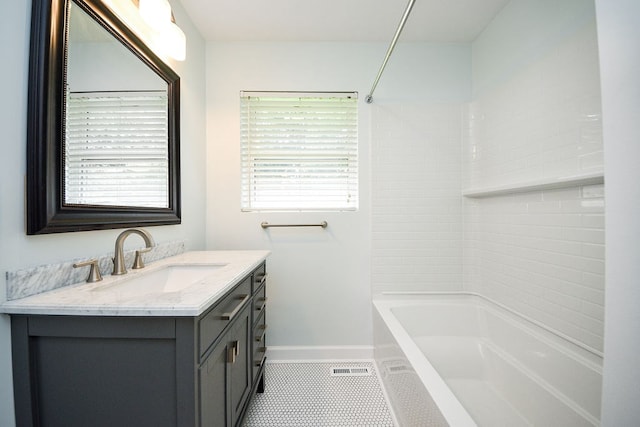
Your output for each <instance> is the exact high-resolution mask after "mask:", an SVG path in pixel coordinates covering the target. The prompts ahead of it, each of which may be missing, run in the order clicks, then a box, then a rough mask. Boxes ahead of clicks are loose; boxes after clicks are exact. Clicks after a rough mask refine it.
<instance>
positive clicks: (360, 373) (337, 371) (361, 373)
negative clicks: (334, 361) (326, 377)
mask: <svg viewBox="0 0 640 427" xmlns="http://www.w3.org/2000/svg"><path fill="white" fill-rule="evenodd" d="M368 375H371V369H369V368H366V367H357V368H349V367H345V366H332V367H331V376H332V377H365V376H368Z"/></svg>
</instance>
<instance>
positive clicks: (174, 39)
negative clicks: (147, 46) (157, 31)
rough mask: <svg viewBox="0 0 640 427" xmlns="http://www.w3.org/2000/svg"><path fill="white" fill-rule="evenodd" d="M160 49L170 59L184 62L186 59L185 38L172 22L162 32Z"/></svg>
mask: <svg viewBox="0 0 640 427" xmlns="http://www.w3.org/2000/svg"><path fill="white" fill-rule="evenodd" d="M160 38H161V39H162V49H163V50H164V51H165V52H166V54H167V55H169V56H170V57H171V58H173V59H175V60H177V61H184V60H185V58H186V57H187V37H186V36H185V35H184V32H183V31H182V30H181V29H180V27H178V26H177V25H176V24H174V23H173V22H172V23H171V25H169V26H167V27H166V28H164V29H163V30H162V34H161V35H160Z"/></svg>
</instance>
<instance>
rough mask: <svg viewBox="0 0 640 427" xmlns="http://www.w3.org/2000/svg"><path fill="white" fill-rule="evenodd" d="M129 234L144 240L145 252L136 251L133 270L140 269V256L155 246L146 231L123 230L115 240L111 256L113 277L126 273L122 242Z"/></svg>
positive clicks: (140, 229) (138, 229) (139, 229)
mask: <svg viewBox="0 0 640 427" xmlns="http://www.w3.org/2000/svg"><path fill="white" fill-rule="evenodd" d="M130 234H137V235H138V236H140V237H142V238H143V239H144V244H145V247H146V250H138V251H136V260H135V261H134V265H133V268H142V267H144V264H143V263H142V258H141V257H140V254H141V253H142V252H147V251H149V250H150V249H151V248H152V247H154V246H155V242H154V241H153V237H151V234H149V232H148V231H147V230H144V229H142V228H130V229H128V230H124V231H123V232H122V233H120V235H119V236H118V238H117V239H116V249H115V252H114V254H113V273H111V274H113V275H120V274H126V273H127V267H126V266H125V265H124V249H123V246H124V241H125V239H126V238H127V237H129V235H130Z"/></svg>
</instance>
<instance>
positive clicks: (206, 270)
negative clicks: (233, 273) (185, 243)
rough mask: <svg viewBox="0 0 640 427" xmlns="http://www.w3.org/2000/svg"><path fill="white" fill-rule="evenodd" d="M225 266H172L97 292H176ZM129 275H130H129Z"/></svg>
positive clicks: (136, 293) (134, 293)
mask: <svg viewBox="0 0 640 427" xmlns="http://www.w3.org/2000/svg"><path fill="white" fill-rule="evenodd" d="M225 265H226V264H173V265H167V266H165V267H162V268H160V269H159V270H155V271H151V272H149V273H145V272H143V271H140V272H137V274H136V275H135V276H132V277H126V278H124V280H120V281H118V282H116V283H110V284H104V285H103V286H98V287H97V288H95V289H94V291H97V292H118V293H121V292H126V293H127V294H131V295H140V294H151V293H168V292H178V291H181V290H182V289H185V288H187V287H189V286H191V285H193V284H195V283H197V282H199V281H201V280H203V279H205V278H207V277H208V276H211V275H212V274H214V273H215V272H216V270H219V269H220V268H222V267H224V266H225ZM129 274H130V273H129Z"/></svg>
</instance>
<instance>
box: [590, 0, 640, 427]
mask: <svg viewBox="0 0 640 427" xmlns="http://www.w3.org/2000/svg"><path fill="white" fill-rule="evenodd" d="M596 10H597V14H598V38H599V45H600V68H601V74H602V113H603V123H604V141H605V145H604V148H605V170H606V176H607V180H606V184H605V185H606V188H607V208H606V217H607V219H606V228H607V236H606V244H607V249H606V256H607V273H606V278H607V290H606V317H605V340H604V349H605V359H604V384H603V398H602V425H603V426H605V427H614V426H631V425H637V424H638V420H639V419H640V406H639V405H638V402H639V401H640V387H639V386H638V384H640V369H638V354H640V310H639V309H638V303H639V302H640V279H639V278H640V221H639V218H640V186H638V182H640V168H639V167H638V159H639V158H640V138H639V137H638V123H639V122H640V80H638V75H639V74H638V71H639V70H640V54H639V52H640V27H639V26H638V19H639V18H640V3H638V2H637V1H636V0H597V1H596Z"/></svg>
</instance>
